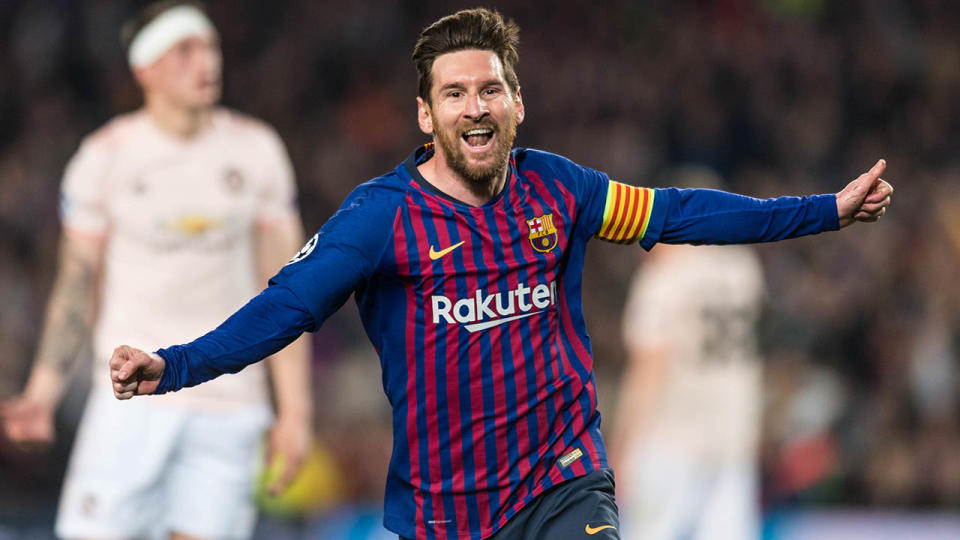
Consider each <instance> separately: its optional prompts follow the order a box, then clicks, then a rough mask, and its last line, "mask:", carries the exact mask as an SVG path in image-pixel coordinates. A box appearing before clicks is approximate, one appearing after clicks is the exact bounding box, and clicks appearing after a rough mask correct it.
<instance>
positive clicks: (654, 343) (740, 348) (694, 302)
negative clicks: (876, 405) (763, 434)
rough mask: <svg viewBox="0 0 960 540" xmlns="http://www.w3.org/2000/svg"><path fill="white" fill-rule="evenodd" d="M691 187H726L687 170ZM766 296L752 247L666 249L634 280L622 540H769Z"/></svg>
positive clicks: (684, 175)
mask: <svg viewBox="0 0 960 540" xmlns="http://www.w3.org/2000/svg"><path fill="white" fill-rule="evenodd" d="M673 182H674V183H675V184H676V185H682V186H685V187H707V188H712V187H719V186H718V183H719V179H717V178H716V177H715V175H714V174H713V173H712V172H710V171H708V170H706V169H695V168H684V169H681V170H680V172H678V173H677V177H676V178H674V179H673ZM763 294H764V283H763V271H762V267H761V265H760V261H759V258H758V257H757V255H756V254H755V253H754V251H753V249H752V248H749V247H746V246H684V245H676V246H674V245H661V246H657V248H656V249H655V250H653V251H652V252H651V253H650V254H649V255H647V257H646V258H645V259H644V264H643V266H642V267H641V269H640V270H639V271H638V272H637V274H636V275H635V277H634V279H633V283H632V285H631V289H630V293H629V297H628V299H627V305H626V309H625V313H624V320H623V334H624V340H625V346H626V350H627V353H628V354H627V356H628V361H627V367H626V371H625V375H624V378H623V381H622V382H621V391H620V396H621V403H620V405H619V406H618V414H617V422H616V425H615V434H614V437H613V439H614V449H615V453H616V455H615V456H614V459H615V460H616V466H617V468H616V471H617V488H618V496H619V499H620V501H619V502H620V503H621V509H622V515H623V516H622V519H623V522H622V531H621V532H622V536H623V538H624V540H628V539H636V540H675V539H678V538H689V539H693V540H720V539H730V540H749V539H753V538H759V523H758V522H759V510H758V507H759V491H758V485H757V484H758V481H759V480H758V474H757V469H758V461H757V460H758V456H757V449H756V447H757V444H758V437H759V429H760V420H761V418H760V415H761V387H760V385H761V365H760V361H759V357H758V353H757V343H756V337H755V326H756V323H757V318H758V316H759V313H760V310H761V302H762V299H763Z"/></svg>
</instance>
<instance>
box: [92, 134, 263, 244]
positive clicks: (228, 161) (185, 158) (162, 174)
mask: <svg viewBox="0 0 960 540" xmlns="http://www.w3.org/2000/svg"><path fill="white" fill-rule="evenodd" d="M126 154H127V155H126V157H120V158H118V159H117V162H116V164H115V166H114V167H113V168H112V170H111V175H110V178H109V180H108V182H107V185H108V186H109V190H110V196H109V197H106V198H105V200H106V201H107V208H106V210H107V214H108V216H109V219H110V222H111V229H112V230H113V231H114V233H115V234H117V235H121V236H124V237H128V238H134V239H135V240H136V241H138V242H140V243H143V244H145V245H153V246H157V247H178V246H179V247H185V246H191V245H193V246H197V247H210V246H211V245H214V244H219V243H224V242H230V241H232V240H233V239H235V238H236V237H237V236H238V235H242V234H246V233H247V232H248V231H249V230H250V227H251V225H252V223H253V221H254V219H255V215H256V210H257V202H258V197H259V191H260V189H259V188H258V185H259V184H260V183H261V179H260V178H261V177H262V175H263V173H262V172H261V171H259V170H258V169H257V167H256V164H255V163H254V162H252V161H251V160H250V159H249V158H248V157H247V156H245V155H244V153H243V152H242V151H241V149H239V148H232V147H231V146H229V145H224V144H216V143H208V144H201V145H195V146H192V147H191V146H185V147H179V148H165V149H155V150H153V151H144V152H140V153H138V152H127V153H126Z"/></svg>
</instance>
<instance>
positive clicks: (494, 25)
mask: <svg viewBox="0 0 960 540" xmlns="http://www.w3.org/2000/svg"><path fill="white" fill-rule="evenodd" d="M519 42H520V27H519V26H518V25H517V23H515V22H513V21H512V20H506V21H504V19H503V17H502V16H501V15H500V13H498V12H496V11H493V10H490V9H485V8H475V9H465V10H462V11H458V12H456V13H454V14H453V15H447V16H446V17H443V18H442V19H439V20H438V21H436V22H434V23H433V24H431V25H430V26H428V27H426V28H424V29H423V31H422V32H420V39H418V40H417V44H416V46H414V48H413V55H412V56H411V59H412V60H413V63H414V64H416V66H417V77H418V83H419V90H418V92H419V95H420V97H421V98H423V99H424V101H427V102H428V103H429V102H430V89H431V87H432V86H433V61H434V60H436V59H437V57H438V56H440V55H441V54H446V53H449V52H454V51H462V50H467V49H480V50H484V51H493V52H494V53H496V55H497V56H498V57H500V62H501V63H502V64H503V73H504V76H505V77H506V79H507V84H508V85H509V86H510V90H511V91H513V92H514V93H516V92H517V90H519V89H520V81H519V80H518V79H517V72H516V65H517V63H518V62H520V56H519V54H518V53H517V45H518V44H519Z"/></svg>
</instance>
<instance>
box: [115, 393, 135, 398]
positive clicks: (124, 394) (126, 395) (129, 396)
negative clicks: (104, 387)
mask: <svg viewBox="0 0 960 540" xmlns="http://www.w3.org/2000/svg"><path fill="white" fill-rule="evenodd" d="M113 395H114V396H115V397H116V398H117V399H130V398H132V397H133V392H114V393H113Z"/></svg>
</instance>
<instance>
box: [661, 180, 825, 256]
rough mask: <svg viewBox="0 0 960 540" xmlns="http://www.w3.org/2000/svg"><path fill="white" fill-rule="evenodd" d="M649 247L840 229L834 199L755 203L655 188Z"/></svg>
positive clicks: (727, 196) (762, 238) (735, 197)
mask: <svg viewBox="0 0 960 540" xmlns="http://www.w3.org/2000/svg"><path fill="white" fill-rule="evenodd" d="M655 203H656V204H655V205H654V209H653V216H652V218H651V220H650V228H649V230H648V233H647V236H646V237H645V238H644V239H643V242H642V244H643V246H644V247H646V248H647V249H649V248H650V247H653V244H654V243H655V242H662V243H665V244H749V243H756V242H773V241H777V240H784V239H787V238H796V237H798V236H805V235H808V234H818V233H821V232H824V231H835V230H837V229H839V228H840V224H839V219H838V217H837V205H836V196H835V195H833V194H827V195H812V196H808V197H777V198H773V199H755V198H752V197H746V196H743V195H736V194H734V193H727V192H724V191H716V190H711V189H676V188H669V189H658V190H656V197H655Z"/></svg>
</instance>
